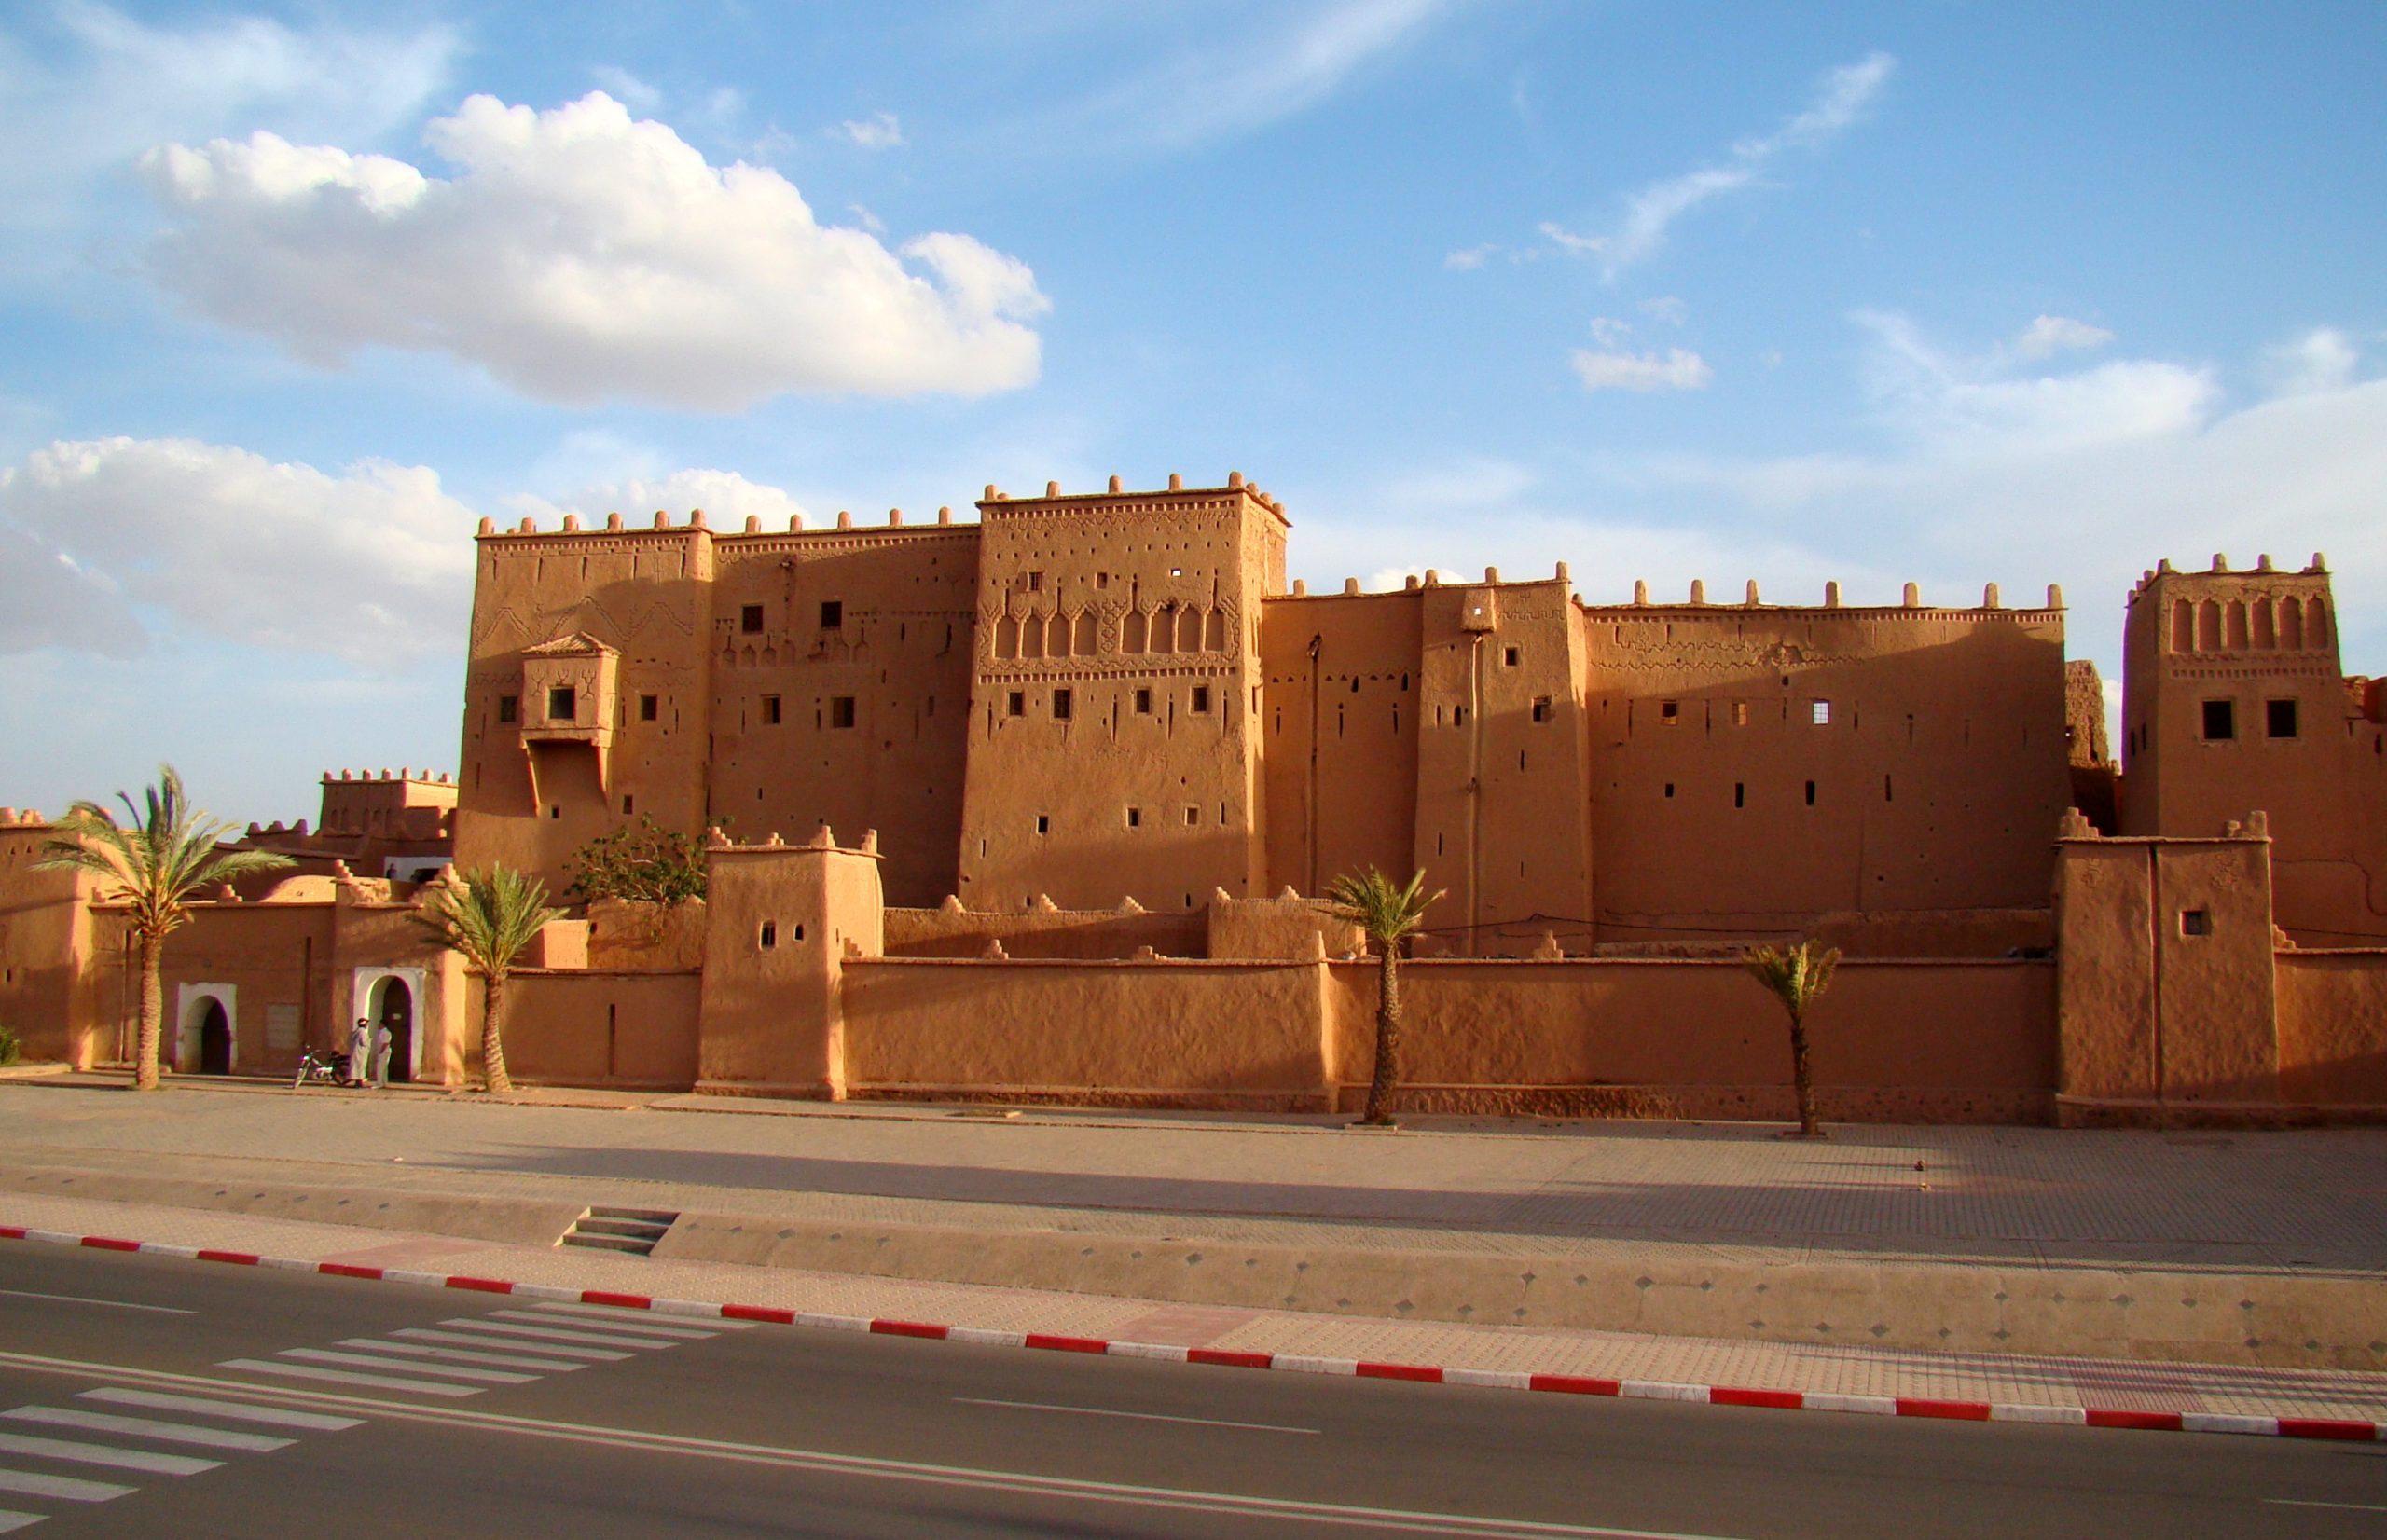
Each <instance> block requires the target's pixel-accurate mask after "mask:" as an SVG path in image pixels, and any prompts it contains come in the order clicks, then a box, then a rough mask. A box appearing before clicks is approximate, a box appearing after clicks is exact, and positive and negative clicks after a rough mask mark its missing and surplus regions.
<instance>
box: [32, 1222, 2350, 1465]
mask: <svg viewBox="0 0 2387 1540" xmlns="http://www.w3.org/2000/svg"><path fill="white" fill-rule="evenodd" d="M0 1223H5V1224H7V1225H11V1226H21V1227H25V1228H28V1229H32V1230H35V1231H51V1232H57V1233H62V1234H65V1235H101V1236H115V1237H122V1238H125V1239H129V1240H138V1241H144V1242H150V1243H159V1244H169V1245H178V1246H188V1247H200V1248H209V1249H214V1250H221V1251H226V1252H234V1253H253V1254H256V1255H262V1256H267V1257H273V1258H294V1259H297V1260H300V1261H305V1262H309V1263H315V1262H326V1261H328V1262H338V1263H343V1264H347V1265H350V1266H356V1267H373V1268H390V1269H415V1270H424V1271H433V1272H465V1273H470V1274H472V1275H474V1276H477V1277H484V1278H496V1279H503V1280H505V1281H507V1282H510V1283H516V1284H525V1285H543V1286H551V1287H564V1288H571V1289H599V1290H608V1291H614V1292H618V1293H623V1294H635V1295H642V1296H650V1297H655V1298H670V1299H688V1300H699V1301H707V1302H711V1303H714V1304H745V1305H753V1306H762V1307H766V1308H776V1309H783V1310H793V1311H800V1312H817V1313H823V1314H829V1315H838V1316H846V1317H860V1318H885V1319H897V1320H911V1321H928V1322H936V1323H941V1324H944V1325H946V1326H951V1327H960V1328H964V1329H975V1330H980V1331H992V1332H1014V1333H1018V1332H1033V1333H1049V1334H1052V1335H1054V1336H1058V1337H1070V1338H1097V1339H1105V1340H1110V1341H1136V1342H1151V1343H1164V1344H1172V1345H1176V1346H1180V1347H1189V1348H1206V1349H1210V1350H1214V1351H1219V1352H1230V1353H1255V1354H1279V1355H1285V1354H1290V1355H1298V1356H1308V1357H1316V1358H1321V1359H1332V1360H1352V1359H1361V1360H1374V1361H1377V1362H1384V1363H1392V1364H1427V1365H1438V1366H1442V1367H1444V1368H1448V1369H1479V1370H1489V1371H1496V1372H1497V1371H1512V1372H1514V1371H1523V1372H1527V1373H1532V1374H1538V1375H1559V1376H1577V1377H1583V1378H1589V1379H1601V1380H1618V1381H1629V1382H1655V1383H1658V1384H1662V1385H1663V1384H1674V1385H1701V1386H1705V1385H1731V1386H1740V1387H1747V1388H1749V1389H1753V1390H1778V1391H1786V1392H1800V1393H1803V1394H1804V1395H1806V1396H1810V1397H1813V1396H1870V1397H1894V1398H1911V1399H1914V1400H1923V1401H1940V1402H1987V1403H1994V1404H1997V1405H2000V1406H2004V1407H2009V1408H2011V1407H2021V1408H2034V1407H2037V1408H2049V1409H2081V1408H2090V1407H2096V1408H2102V1409H2119V1410H2123V1411H2130V1410H2140V1409H2143V1410H2147V1411H2165V1412H2187V1413H2218V1414H2223V1415H2228V1416H2241V1417H2252V1418H2310V1419H2328V1420H2346V1421H2352V1422H2357V1423H2359V1422H2368V1423H2381V1422H2387V1382H2383V1381H2382V1379H2381V1377H2380V1376H2378V1375H2372V1374H2362V1373H2356V1372H2350V1371H2333V1370H2297V1369H2277V1368H2246V1367H2229V1366H2216V1365H2198V1364H2144V1363H2123V1362H2115V1361H2100V1360H2093V1359H2077V1358H2035V1357H2023V1356H2015V1355H2005V1354H1999V1355H1971V1354H1932V1353H1911V1352H1898V1351H1894V1350H1884V1349H1879V1348H1862V1347H1848V1346H1833V1347H1814V1346H1805V1345H1797V1344H1784V1343H1769V1342H1753V1341H1714V1340H1707V1339H1699V1338H1663V1337H1649V1336H1641V1335H1626V1334H1621V1333H1613V1332H1589V1331H1543V1330H1535V1329H1531V1328H1523V1327H1468V1326H1456V1325H1447V1324H1442V1323H1434V1322H1416V1321H1358V1320H1352V1319H1348V1318H1345V1317H1339V1316H1324V1315H1314V1314H1304V1313H1296V1312H1290V1311H1266V1310H1241V1309H1221V1308H1211V1307H1194V1306H1185V1305H1177V1304H1165V1303H1156V1302H1153V1301H1149V1300H1139V1299H1117V1298H1110V1297H1102V1296H1093V1295H1082V1294H1061V1293H1053V1292H1049V1291H1040V1290H1032V1289H1012V1288H988V1287H979V1286H968V1285H956V1284H933V1283H919V1282H911V1281H906V1280H901V1279H886V1278H863V1277H853V1276H849V1275H845V1274H834V1273H811V1272H795V1271H793V1270H787V1269H757V1268H747V1267H738V1266H734V1265H726V1264H719V1263H698V1262H663V1261H654V1260H645V1259H638V1258H624V1257H617V1256H613V1255H609V1254H604V1253H598V1252H586V1251H578V1250H567V1249H558V1248H549V1247H527V1246H514V1245H503V1244H487V1243H478V1242H472V1241H462V1240H458V1239H455V1238H453V1237H447V1236H427V1235H417V1236H409V1235H393V1233H392V1232H391V1231H385V1230H366V1229H358V1228H353V1227H348V1226H340V1225H330V1224H313V1223H302V1222H297V1221H291V1220H280V1219H262V1218H257V1217H247V1216H236V1215H227V1214H221V1213H215V1212H209V1211H202V1210H193V1209H186V1208H172V1207H164V1206H159V1205H152V1204H143V1203H107V1202H100V1201H95V1200H89V1199H69V1198H52V1197H42V1196H36V1195H31V1194H23V1193H10V1194H5V1195H0ZM188 1265H191V1266H194V1267H197V1266H205V1265H209V1264H206V1263H203V1262H192V1263H190V1264H188ZM357 1286H359V1287H370V1286H376V1285H371V1284H366V1283H362V1282H360V1283H359V1284H358V1285H357ZM1810 1404H1813V1402H1812V1401H1811V1402H1810Z"/></svg>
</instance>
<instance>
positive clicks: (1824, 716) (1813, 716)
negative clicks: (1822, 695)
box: [1807, 700, 1831, 727]
mask: <svg viewBox="0 0 2387 1540" xmlns="http://www.w3.org/2000/svg"><path fill="white" fill-rule="evenodd" d="M1807 720H1808V721H1810V722H1814V724H1815V725H1816V726H1817V727H1829V726H1830V725H1831V702H1829V701H1828V700H1819V701H1816V702H1814V704H1813V705H1811V706H1810V707H1808V708H1807Z"/></svg>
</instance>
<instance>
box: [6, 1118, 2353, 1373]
mask: <svg viewBox="0 0 2387 1540" xmlns="http://www.w3.org/2000/svg"><path fill="white" fill-rule="evenodd" d="M122 1083H123V1082H122V1080H121V1079H117V1078H103V1077H67V1078H64V1079H59V1078H52V1079H43V1080H39V1081H31V1082H19V1083H11V1084H7V1085H0V1141H5V1143H0V1148H8V1149H9V1150H10V1151H11V1160H10V1162H9V1165H8V1169H7V1171H5V1172H0V1216H7V1217H8V1222H10V1223H18V1222H21V1221H19V1220H18V1219H16V1218H15V1217H14V1216H15V1215H16V1214H18V1213H19V1212H22V1211H23V1210H21V1204H22V1203H29V1202H32V1201H34V1199H36V1198H40V1199H43V1200H52V1199H61V1198H76V1199H83V1200H91V1199H98V1200H112V1201H115V1202H119V1203H125V1202H130V1203H159V1202H165V1203H172V1204H174V1205H176V1206H179V1207H184V1208H198V1209H212V1210H216V1211H219V1214H220V1215H221V1216H222V1218H221V1221H220V1222H230V1221H231V1217H232V1216H244V1217H248V1218H254V1219H259V1220H274V1221H277V1222H279V1221H283V1220H287V1219H291V1218H295V1217H305V1216H310V1215H322V1216H324V1217H338V1218H342V1219H350V1218H354V1217H358V1216H364V1217H369V1218H371V1219H372V1220H373V1221H374V1223H375V1225H376V1226H377V1227H379V1228H385V1229H395V1230H401V1231H407V1232H409V1233H414V1234H423V1233H429V1234H442V1235H445V1236H448V1238H449V1239H450V1240H462V1241H470V1242H477V1243H509V1244H515V1245H518V1246H522V1247H526V1248H534V1249H535V1248H549V1247H552V1245H553V1244H554V1242H555V1241H556V1239H557V1238H558V1237H559V1235H560V1234H561V1233H562V1231H563V1230H564V1228H565V1227H567V1226H568V1225H569V1224H570V1223H571V1222H572V1221H573V1219H574V1218H576V1217H579V1215H580V1214H581V1213H583V1212H584V1211H585V1210H586V1208H587V1207H589V1206H591V1205H614V1206H621V1207H632V1208H642V1209H649V1210H656V1211H661V1212H665V1213H669V1214H673V1215H676V1216H678V1220H677V1222H676V1223H675V1224H674V1225H673V1226H672V1228H671V1231H670V1232H669V1235H668V1236H667V1237H666V1239H665V1240H664V1242H663V1243H662V1244H661V1245H659V1246H658V1247H657V1249H656V1251H655V1256H654V1257H653V1258H648V1259H644V1260H637V1261H628V1262H622V1263H618V1264H616V1265H621V1266H628V1267H632V1268H642V1269H648V1270H659V1269H663V1268H665V1267H669V1266H719V1265H723V1264H743V1266H742V1267H739V1268H738V1269H737V1270H736V1271H735V1272H733V1273H732V1274H731V1276H754V1277H761V1276H768V1275H777V1274H780V1273H785V1272H796V1273H803V1274H806V1275H819V1274H829V1273H843V1274H849V1275H867V1276H869V1277H872V1278H875V1279H876V1280H878V1281H877V1282H876V1283H872V1284H869V1285H867V1286H887V1285H889V1284H891V1283H894V1282H897V1281H904V1282H906V1283H907V1284H908V1285H929V1284H936V1285H954V1286H969V1285H982V1286H1027V1287H1030V1288H1035V1289H1042V1290H1044V1291H1046V1292H1048V1293H1050V1294H1053V1295H1055V1296H1056V1297H1067V1298H1074V1299H1087V1300H1097V1301H1099V1302H1102V1303H1104V1304H1106V1305H1107V1306H1115V1305H1119V1304H1120V1303H1121V1302H1122V1301H1126V1302H1127V1303H1129V1304H1132V1305H1134V1307H1135V1308H1138V1309H1141V1310H1145V1311H1150V1310H1151V1309H1153V1308H1155V1305H1154V1302H1155V1301H1158V1302H1160V1303H1161V1304H1164V1305H1166V1306H1169V1307H1173V1308H1179V1309H1191V1310H1196V1311H1200V1310H1217V1309H1227V1310H1242V1311H1258V1312H1261V1313H1293V1314H1297V1315H1300V1316H1302V1317H1304V1318H1315V1317H1317V1316H1320V1315H1345V1316H1351V1317H1373V1318H1375V1319H1374V1320H1373V1321H1371V1322H1370V1323H1369V1324H1370V1325H1371V1326H1386V1327H1389V1326H1395V1325H1399V1326H1411V1327H1424V1326H1426V1324H1427V1323H1428V1322H1435V1323H1441V1324H1442V1326H1444V1327H1455V1328H1458V1329H1461V1330H1477V1331H1481V1330H1485V1329H1492V1328H1493V1327H1497V1328H1498V1329H1499V1330H1501V1331H1504V1332H1508V1331H1520V1330H1544V1331H1552V1330H1557V1331H1583V1330H1591V1331H1594V1332H1598V1331H1606V1332H1619V1331H1622V1332H1638V1333H1643V1334H1649V1335H1654V1336H1664V1337H1672V1338H1694V1337H1695V1338H1698V1339H1701V1340H1702V1341H1703V1342H1704V1345H1705V1348H1706V1349H1707V1350H1710V1351H1724V1350H1727V1349H1729V1350H1732V1351H1740V1350H1743V1349H1746V1350H1747V1351H1751V1352H1759V1351H1763V1352H1773V1351H1784V1350H1793V1349H1802V1350H1813V1351H1820V1352H1825V1353H1827V1354H1828V1353H1832V1352H1839V1351H1843V1350H1844V1349H1843V1345H1847V1346H1848V1347H1853V1348H1856V1349H1861V1350H1865V1351H1875V1350H1880V1349H1884V1348H1904V1349H1911V1350H1917V1351H1919V1352H1922V1353H1926V1354H1933V1355H1934V1356H1933V1357H1932V1358H1930V1359H1929V1360H1926V1362H1929V1363H1945V1362H1950V1361H1952V1357H1951V1356H1950V1355H1963V1354H1975V1355H1979V1356H1980V1357H1982V1359H1983V1360H1984V1362H1987V1363H1990V1364H1992V1365H1994V1364H1997V1363H2008V1362H2021V1361H2023V1359H2024V1357H2026V1356H2028V1355H2039V1356H2046V1355H2049V1354H2060V1355H2067V1356H2070V1355H2078V1356H2085V1357H2094V1358H2102V1359H2114V1360H2125V1359H2127V1360H2137V1361H2138V1362H2139V1368H2136V1369H2133V1370H2132V1372H2135V1373H2157V1372H2160V1371H2158V1370H2155V1369H2153V1368H2148V1367H2146V1366H2147V1364H2148V1361H2150V1360H2169V1361H2201V1362H2206V1363H2214V1364H2226V1365H2234V1366H2239V1367H2242V1368H2261V1369H2270V1370H2284V1369H2324V1368H2327V1369H2340V1370H2345V1369H2351V1370H2356V1371H2365V1372H2368V1373H2372V1374H2376V1373H2378V1371H2380V1370H2381V1369H2382V1368H2387V1340H2382V1339H2387V1329H2383V1328H2382V1327H2381V1326H2380V1322H2381V1321H2383V1320H2387V1134H2381V1133H2380V1132H2379V1131H2374V1130H2316V1131H2305V1132H2296V1133H2281V1134H2214V1133H2195V1134H2187V1133H2180V1134H2153V1133H2123V1132H2092V1131H2079V1130H2073V1131H2057V1130H2045V1129H2025V1128H1972V1127H1942V1128H1912V1127H1867V1126H1850V1127H1843V1128H1841V1129H1839V1130H1837V1131H1836V1132H1837V1136H1836V1137H1835V1138H1834V1139H1833V1140H1832V1141H1831V1142H1829V1143H1827V1144H1821V1145H1808V1144H1801V1143H1786V1142H1783V1141H1779V1140H1776V1139H1774V1138H1773V1137H1772V1133H1773V1131H1772V1130H1771V1129H1769V1128H1766V1127H1763V1126H1757V1125H1745V1124H1695V1123H1653V1122H1651V1123H1645V1122H1586V1123H1558V1122H1554V1121H1538V1120H1518V1121H1504V1120H1483V1119H1433V1120H1418V1121H1415V1122H1414V1124H1413V1125H1412V1126H1411V1127H1410V1128H1409V1129H1407V1130H1406V1131H1404V1132H1402V1133H1400V1134H1377V1133H1360V1132H1354V1131H1352V1130H1349V1129H1348V1128H1346V1127H1345V1126H1343V1124H1342V1123H1340V1122H1337V1121H1329V1120H1325V1119H1305V1118H1221V1117H1216V1116H1174V1117H1172V1116H1158V1115H1154V1116H1144V1115H1138V1116H1135V1117H1122V1116H1121V1115H1119V1114H1117V1113H1113V1112H1073V1111H1066V1110H1054V1109H1037V1110H1029V1111H1023V1112H1022V1113H1020V1114H1019V1115H1018V1116H1016V1117H1005V1116H1002V1115H1000V1113H997V1112H990V1111H989V1110H988V1109H985V1108H953V1107H908V1106H904V1107H898V1106H888V1105H863V1106H853V1105H850V1104H848V1105H843V1106H824V1105H822V1104H817V1103H784V1102H752V1101H744V1100H739V1099H736V1098H711V1097H694V1096H643V1097H642V1096H628V1095H614V1094H608V1093H581V1092H572V1093H531V1097H530V1098H526V1099H525V1102H524V1103H523V1104H521V1105H508V1104H501V1103H495V1102H491V1101H490V1100H489V1099H487V1098H482V1097H462V1096H448V1095H446V1094H443V1093H427V1092H392V1093H326V1092H321V1091H315V1090H310V1091H306V1092H293V1091H291V1090H289V1088H288V1087H287V1086H286V1085H283V1086H280V1087H271V1088H269V1087H265V1086H263V1085H258V1086H256V1087H255V1088H241V1087H227V1086H222V1085H216V1084H211V1085H209V1086H206V1087H204V1088H201V1087H197V1086H194V1085H193V1084H192V1082H190V1081H189V1080H183V1081H181V1082H178V1083H176V1084H174V1085H172V1087H171V1088H170V1089H169V1090H168V1091H166V1092H165V1093H160V1094H159V1095H156V1096H149V1097H140V1098H134V1097H131V1096H130V1095H127V1094H125V1093H122V1092H121V1090H120V1089H118V1088H120V1087H121V1085H122ZM556 1102H568V1103H569V1104H570V1105H551V1104H553V1103H556ZM543 1104H544V1105H543ZM697 1113H724V1114H734V1115H726V1116H699V1115H695V1114H697ZM1918 1162H1919V1164H1920V1168H1919V1169H1918ZM252 1249H254V1248H252ZM539 1254H541V1255H547V1256H552V1255H554V1254H553V1253H552V1252H546V1251H540V1252H539ZM759 1286H760V1285H759V1283H758V1284H756V1285H754V1286H753V1287H759ZM856 1286H864V1285H862V1284H861V1283H859V1282H857V1284H856ZM738 1297H739V1298H748V1297H751V1287H750V1289H749V1292H748V1293H746V1294H741V1295H739V1296H738ZM1353 1329H1359V1327H1357V1326H1356V1325H1355V1326H1354V1327H1353ZM1438 1329H1439V1327H1438ZM1995 1355H2010V1356H1995ZM1984 1372H1985V1371H1984ZM2362 1382H2363V1381H2360V1380H2357V1381H2354V1382H2350V1383H2362ZM2370 1383H2377V1384H2380V1385H2382V1386H2387V1377H2381V1378H2379V1379H2376V1380H2373V1381H2370Z"/></svg>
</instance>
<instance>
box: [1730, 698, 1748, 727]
mask: <svg viewBox="0 0 2387 1540" xmlns="http://www.w3.org/2000/svg"><path fill="white" fill-rule="evenodd" d="M1748 724H1749V703H1748V702H1747V701H1745V700H1736V701H1734V702H1732V725H1733V726H1735V727H1746V726H1747V725H1748Z"/></svg>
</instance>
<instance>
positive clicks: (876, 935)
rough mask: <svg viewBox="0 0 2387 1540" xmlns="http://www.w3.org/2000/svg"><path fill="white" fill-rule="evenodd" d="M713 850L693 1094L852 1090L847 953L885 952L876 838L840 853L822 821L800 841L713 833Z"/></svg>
mask: <svg viewBox="0 0 2387 1540" xmlns="http://www.w3.org/2000/svg"><path fill="white" fill-rule="evenodd" d="M707 856H708V873H709V874H708V876H707V879H706V887H705V912H706V915H707V921H708V923H707V933H706V937H705V966H704V972H703V974H702V980H703V983H702V985H701V988H700V990H699V1000H698V1007H697V1089H699V1090H701V1091H707V1092H713V1093H722V1094H729V1095H767V1096H800V1097H818V1098H824V1099H835V1098H836V1097H839V1096H842V1095H844V1094H845V1081H846V1057H845V1046H844V1045H845V1007H844V1000H843V991H842V987H841V983H840V981H841V980H842V978H843V976H844V969H845V968H846V965H847V962H848V959H849V956H857V955H858V956H878V955H879V954H880V953H881V952H883V951H884V950H885V932H884V914H885V909H884V906H883V902H882V898H881V894H880V890H879V885H878V854H877V850H876V836H875V835H865V836H864V837H863V839H862V845H861V846H860V847H859V848H855V849H842V848H839V847H838V846H836V844H835V835H834V834H833V833H832V832H831V831H830V830H829V828H828V826H827V825H825V824H824V825H822V826H821V828H820V829H819V830H818V831H817V832H815V833H814V835H813V838H812V839H811V840H810V841H808V842H807V843H806V844H804V845H801V846H793V845H761V846H733V845H730V844H729V843H728V842H727V841H726V840H724V839H721V838H720V837H719V835H718V833H716V835H715V841H714V843H713V844H712V846H711V847H710V849H709V850H708V851H707Z"/></svg>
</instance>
